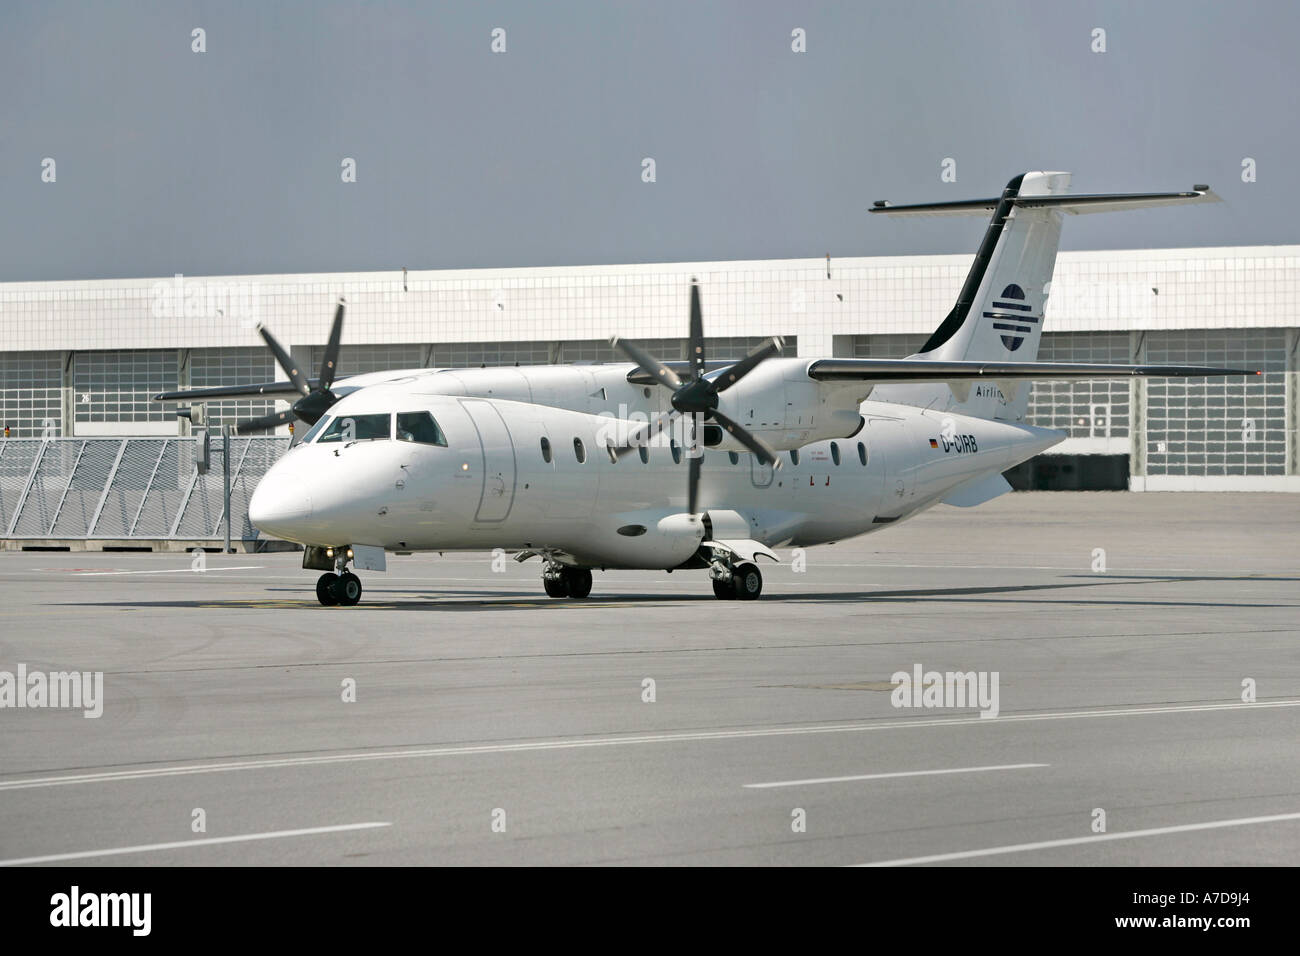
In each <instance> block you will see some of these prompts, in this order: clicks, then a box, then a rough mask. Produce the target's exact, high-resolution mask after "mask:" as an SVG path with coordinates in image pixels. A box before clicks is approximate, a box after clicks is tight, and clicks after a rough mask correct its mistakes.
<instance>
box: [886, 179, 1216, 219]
mask: <svg viewBox="0 0 1300 956" xmlns="http://www.w3.org/2000/svg"><path fill="white" fill-rule="evenodd" d="M1000 201H1001V197H996V196H995V197H993V198H991V199H963V200H959V201H957V202H925V203H912V204H910V205H902V206H895V205H894V204H892V203H890V202H886V201H884V200H880V201H878V202H877V203H875V205H873V206H872V207H871V212H873V213H883V214H885V215H889V216H987V215H988V214H989V213H990V212H992V211H993V210H995V209H997V207H998V203H999V202H1000ZM1194 202H1222V200H1221V199H1220V198H1219V197H1218V196H1217V195H1215V193H1214V191H1213V190H1212V189H1210V187H1209V186H1193V187H1192V189H1191V190H1190V191H1188V192H1181V193H1099V194H1096V195H1091V196H1069V195H1065V196H1018V197H1016V198H1015V199H1012V200H1010V205H1011V206H1012V207H1013V208H1017V209H1056V210H1059V211H1060V212H1065V213H1070V214H1072V215H1076V216H1077V215H1083V214H1085V213H1092V212H1120V211H1123V210H1125V209H1155V208H1157V207H1160V206H1174V205H1180V204H1184V203H1194Z"/></svg>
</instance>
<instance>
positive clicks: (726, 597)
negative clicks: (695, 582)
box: [713, 578, 736, 601]
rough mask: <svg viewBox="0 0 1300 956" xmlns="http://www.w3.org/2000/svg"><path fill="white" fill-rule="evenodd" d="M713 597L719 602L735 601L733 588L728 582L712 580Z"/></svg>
mask: <svg viewBox="0 0 1300 956" xmlns="http://www.w3.org/2000/svg"><path fill="white" fill-rule="evenodd" d="M713 596H714V597H715V598H717V599H718V600H719V601H734V600H736V589H735V586H734V585H733V584H732V583H731V582H730V581H719V580H718V579H717V578H714V579H713Z"/></svg>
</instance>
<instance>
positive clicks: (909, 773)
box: [745, 763, 1051, 790]
mask: <svg viewBox="0 0 1300 956" xmlns="http://www.w3.org/2000/svg"><path fill="white" fill-rule="evenodd" d="M1050 766H1051V764H1049V763H1004V764H999V765H997V766H993V767H953V768H952V769H950V770H903V771H900V772H898V773H862V774H857V775H855V776H852V777H810V778H809V779H807V780H777V781H775V782H773V783H747V784H745V787H746V788H747V789H750V790H769V789H771V788H772V787H802V786H804V785H805V784H812V783H845V782H847V781H850V780H889V779H891V778H893V777H938V776H941V775H943V774H949V773H984V772H986V771H989V770H1028V769H1030V768H1031V767H1050Z"/></svg>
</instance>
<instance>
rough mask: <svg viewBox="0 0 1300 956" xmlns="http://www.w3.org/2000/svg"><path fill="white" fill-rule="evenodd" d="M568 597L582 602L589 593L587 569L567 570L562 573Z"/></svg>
mask: <svg viewBox="0 0 1300 956" xmlns="http://www.w3.org/2000/svg"><path fill="white" fill-rule="evenodd" d="M564 582H565V584H567V585H568V590H569V597H571V598H576V599H578V600H582V599H583V598H585V597H586V596H587V595H588V594H590V593H591V571H590V570H588V569H587V568H568V569H566V570H565V572H564Z"/></svg>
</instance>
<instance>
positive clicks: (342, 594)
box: [334, 571, 361, 607]
mask: <svg viewBox="0 0 1300 956" xmlns="http://www.w3.org/2000/svg"><path fill="white" fill-rule="evenodd" d="M334 597H335V599H336V600H337V601H338V602H339V603H340V604H342V605H343V606H344V607H352V606H353V605H354V604H356V603H357V602H358V601H360V600H361V579H360V578H359V577H357V576H356V575H355V574H353V573H352V572H351V571H344V572H343V573H342V574H340V575H339V579H338V580H337V581H335V582H334Z"/></svg>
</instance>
